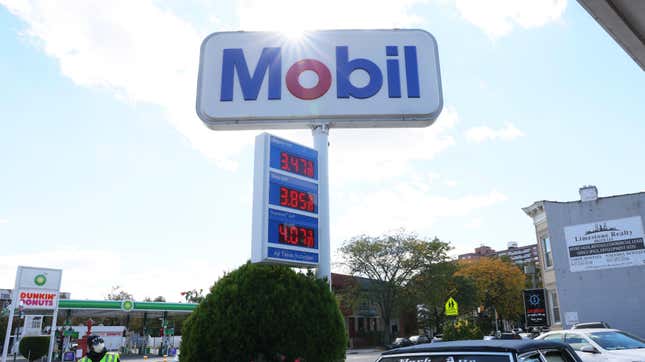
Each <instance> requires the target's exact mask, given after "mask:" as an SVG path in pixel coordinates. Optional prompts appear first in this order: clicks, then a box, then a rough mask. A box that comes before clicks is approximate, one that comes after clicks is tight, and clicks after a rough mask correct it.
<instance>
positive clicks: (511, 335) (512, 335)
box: [484, 332, 522, 341]
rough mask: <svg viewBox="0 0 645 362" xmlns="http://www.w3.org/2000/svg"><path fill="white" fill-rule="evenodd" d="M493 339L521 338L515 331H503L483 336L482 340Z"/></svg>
mask: <svg viewBox="0 0 645 362" xmlns="http://www.w3.org/2000/svg"><path fill="white" fill-rule="evenodd" d="M493 339H522V336H520V335H519V334H516V333H509V332H504V333H500V334H499V335H493V336H484V340H487V341H490V340H493Z"/></svg>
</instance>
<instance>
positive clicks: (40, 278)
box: [34, 274, 47, 287]
mask: <svg viewBox="0 0 645 362" xmlns="http://www.w3.org/2000/svg"><path fill="white" fill-rule="evenodd" d="M34 283H36V285H37V286H39V287H42V286H43V285H45V283H47V277H46V276H45V275H43V274H38V275H36V277H35V278H34Z"/></svg>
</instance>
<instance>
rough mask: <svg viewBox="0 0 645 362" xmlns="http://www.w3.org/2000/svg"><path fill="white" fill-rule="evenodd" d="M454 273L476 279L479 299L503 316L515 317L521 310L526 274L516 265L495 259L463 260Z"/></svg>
mask: <svg viewBox="0 0 645 362" xmlns="http://www.w3.org/2000/svg"><path fill="white" fill-rule="evenodd" d="M455 275H457V276H464V277H468V278H470V279H472V280H474V281H475V284H476V285H477V290H478V292H477V294H478V298H479V300H481V302H482V303H483V304H484V307H485V308H487V309H488V308H492V309H494V310H496V311H497V313H498V314H499V316H500V317H501V318H504V319H513V318H516V317H518V316H519V315H520V314H521V313H522V303H523V302H522V290H523V289H524V284H525V276H524V273H523V272H522V271H521V270H520V268H518V267H517V266H516V265H515V264H513V263H508V262H504V261H502V260H500V259H496V258H481V259H479V260H473V261H462V262H460V263H459V270H458V271H457V272H456V273H455Z"/></svg>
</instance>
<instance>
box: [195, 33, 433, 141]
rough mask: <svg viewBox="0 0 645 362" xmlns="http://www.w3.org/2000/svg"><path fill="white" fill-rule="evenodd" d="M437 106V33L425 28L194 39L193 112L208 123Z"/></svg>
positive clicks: (380, 121)
mask: <svg viewBox="0 0 645 362" xmlns="http://www.w3.org/2000/svg"><path fill="white" fill-rule="evenodd" d="M442 106H443V98H442V92H441V78H440V74H439V56H438V51H437V43H436V41H435V39H434V37H433V36H432V35H431V34H430V33H428V32H425V31H423V30H330V31H319V32H313V33H309V34H307V35H306V36H305V37H304V38H303V39H300V40H293V39H289V38H287V37H285V36H284V35H281V34H278V33H265V32H223V33H214V34H212V35H210V36H208V37H207V38H206V39H205V40H204V41H203V43H202V47H201V57H200V66H199V80H198V85H197V114H198V115H199V117H200V118H201V119H202V120H203V121H204V122H205V123H206V125H208V127H210V128H212V129H216V130H218V129H267V128H310V127H311V126H312V125H315V124H320V123H321V121H324V122H325V123H327V124H329V126H330V127H346V128H368V127H425V126H428V125H430V124H432V122H433V121H434V119H435V118H436V117H437V116H438V115H439V113H440V112H441V108H442Z"/></svg>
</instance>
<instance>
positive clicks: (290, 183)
mask: <svg viewBox="0 0 645 362" xmlns="http://www.w3.org/2000/svg"><path fill="white" fill-rule="evenodd" d="M269 204H271V205H276V206H282V207H288V208H291V209H294V210H300V211H306V212H311V213H314V214H315V213H318V185H317V184H315V183H313V182H307V181H304V180H300V179H297V178H294V177H290V176H286V175H281V174H278V173H276V172H269Z"/></svg>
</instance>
